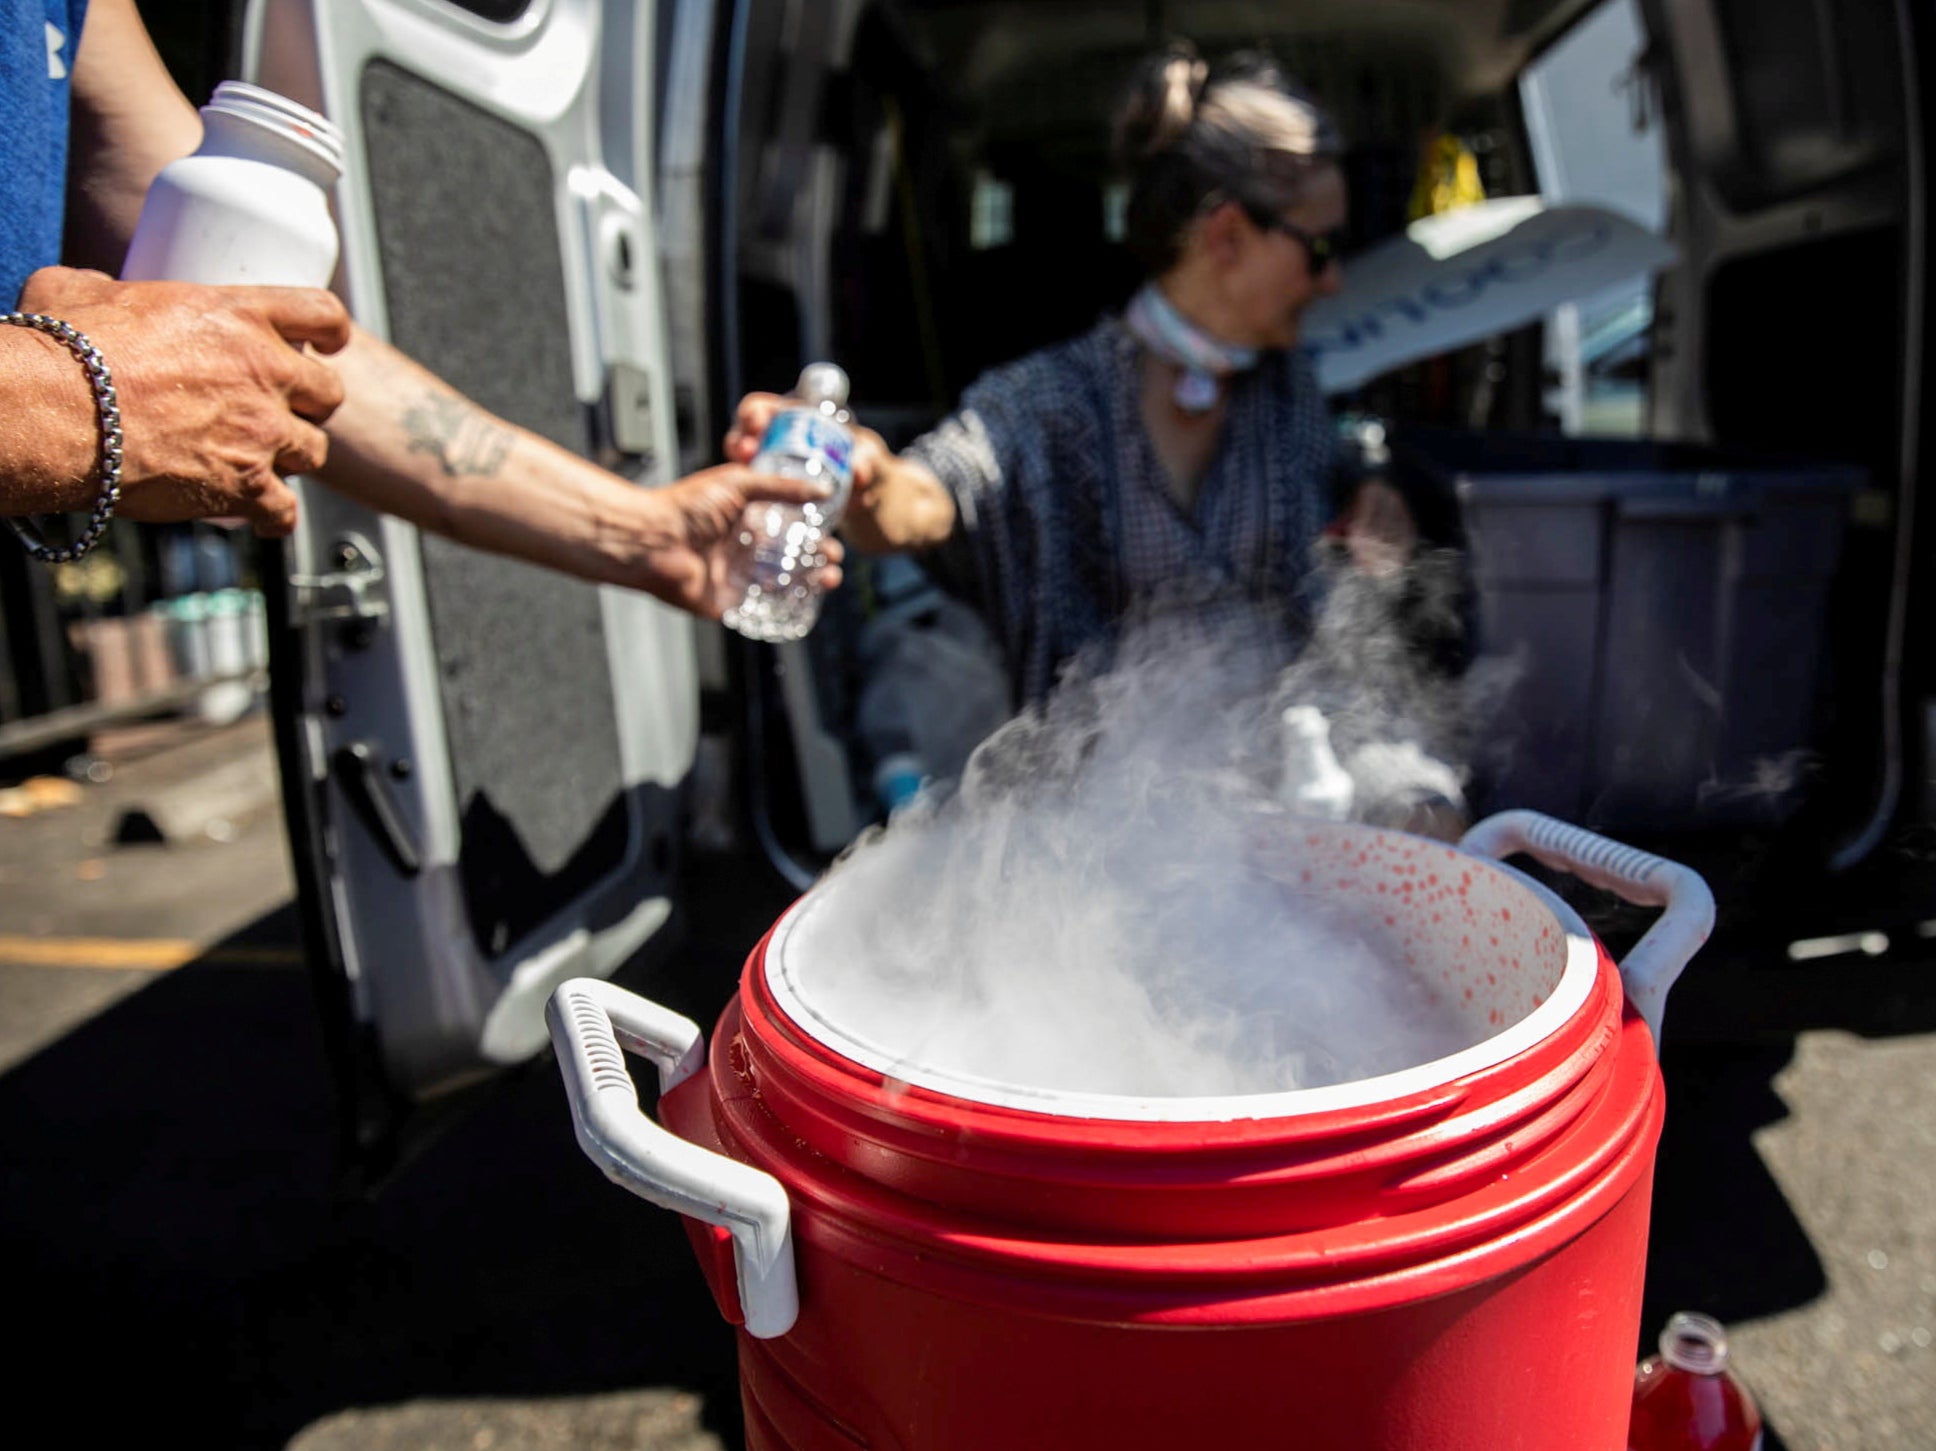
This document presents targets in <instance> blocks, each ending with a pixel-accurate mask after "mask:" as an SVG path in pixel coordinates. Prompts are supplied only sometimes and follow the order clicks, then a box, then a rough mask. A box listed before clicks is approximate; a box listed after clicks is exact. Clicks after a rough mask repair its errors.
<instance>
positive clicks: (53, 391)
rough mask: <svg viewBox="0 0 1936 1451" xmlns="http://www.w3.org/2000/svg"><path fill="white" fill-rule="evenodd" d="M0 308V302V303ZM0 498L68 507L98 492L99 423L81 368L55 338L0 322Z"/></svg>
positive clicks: (36, 507) (23, 506) (34, 509)
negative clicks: (1, 408)
mask: <svg viewBox="0 0 1936 1451" xmlns="http://www.w3.org/2000/svg"><path fill="white" fill-rule="evenodd" d="M3 310H4V309H0V311H3ZM0 379H4V393H3V394H0V396H3V397H4V399H5V404H6V407H5V412H6V415H7V419H6V426H5V427H4V428H0V499H4V501H5V503H6V504H7V505H8V512H12V513H45V514H57V513H71V512H80V511H84V510H86V509H88V508H90V507H91V506H92V505H93V503H94V501H95V498H96V496H97V495H98V494H99V493H100V471H99V463H100V438H101V435H100V426H99V420H98V415H97V411H96V408H95V403H94V395H93V392H92V390H91V389H90V388H89V386H88V380H87V375H86V373H85V372H83V371H82V369H81V367H80V366H79V365H78V364H77V363H76V362H75V360H74V357H73V355H72V354H71V353H70V352H69V351H68V350H67V348H66V347H64V346H63V345H62V344H61V343H60V342H58V341H57V340H55V339H54V338H51V337H49V336H47V335H46V334H45V333H42V332H38V331H36V330H34V329H32V328H25V327H0Z"/></svg>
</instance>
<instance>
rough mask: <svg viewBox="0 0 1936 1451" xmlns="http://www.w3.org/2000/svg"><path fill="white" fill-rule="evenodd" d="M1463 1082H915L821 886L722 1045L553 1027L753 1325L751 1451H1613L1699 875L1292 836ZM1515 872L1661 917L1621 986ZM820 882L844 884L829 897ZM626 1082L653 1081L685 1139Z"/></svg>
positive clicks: (563, 1009)
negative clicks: (1062, 1086) (1112, 1086)
mask: <svg viewBox="0 0 1936 1451" xmlns="http://www.w3.org/2000/svg"><path fill="white" fill-rule="evenodd" d="M1299 830H1300V839H1299V840H1297V841H1294V842H1286V843H1285V844H1284V848H1285V850H1284V853H1283V861H1282V866H1283V868H1284V869H1285V870H1286V871H1287V872H1292V873H1296V874H1299V876H1300V879H1301V881H1302V883H1303V885H1305V886H1311V885H1313V884H1315V885H1316V886H1318V887H1320V888H1322V889H1323V890H1324V891H1325V892H1327V893H1328V894H1329V895H1330V896H1331V897H1332V898H1333V899H1334V900H1335V901H1337V902H1339V903H1345V904H1351V903H1357V904H1361V905H1362V907H1363V910H1364V920H1365V922H1366V924H1367V931H1368V932H1369V933H1370V934H1371V935H1372V936H1374V937H1375V938H1376V939H1377V940H1378V941H1379V943H1380V944H1381V947H1382V949H1383V950H1385V951H1388V952H1391V953H1393V954H1402V955H1403V957H1404V960H1405V961H1406V962H1408V963H1409V964H1412V965H1413V966H1414V967H1415V970H1416V972H1417V974H1418V977H1419V981H1420V983H1421V990H1422V991H1433V992H1439V993H1443V994H1446V995H1448V996H1449V997H1450V998H1451V999H1452V1000H1454V1001H1457V1002H1461V1003H1465V1004H1469V1005H1470V1011H1471V1013H1472V1014H1473V1015H1474V1020H1475V1021H1476V1022H1478V1023H1480V1024H1483V1025H1486V1028H1485V1029H1482V1031H1481V1033H1480V1034H1479V1037H1478V1041H1476V1042H1475V1043H1474V1044H1473V1046H1471V1047H1469V1048H1467V1049H1465V1050H1463V1051H1461V1052H1458V1053H1454V1054H1452V1055H1450V1056H1449V1057H1446V1058H1442V1059H1439V1060H1436V1061H1435V1062H1432V1063H1426V1064H1421V1065H1418V1066H1416V1067H1413V1068H1408V1069H1405V1070H1403V1071H1401V1072H1397V1073H1390V1074H1385V1075H1382V1076H1381V1077H1378V1078H1368V1079H1361V1080H1357V1081H1353V1082H1347V1083H1341V1084H1335V1085H1332V1086H1330V1087H1324V1088H1312V1089H1298V1090H1290V1091H1286V1092H1282V1093H1273V1094H1257V1095H1246V1096H1238V1097H1229V1098H1156V1099H1137V1098H1130V1097H1114V1096H1109V1095H1099V1094H1088V1095H1085V1094H1080V1093H1067V1092H1057V1091H1047V1090H1042V1089H1039V1088H1034V1087H1031V1086H1030V1085H1029V1084H1026V1083H1013V1082H999V1081H987V1080H979V1079H970V1078H966V1077H964V1076H962V1075H958V1074H956V1075H950V1074H945V1073H937V1072H929V1071H926V1070H923V1069H920V1068H918V1067H911V1066H909V1065H908V1064H906V1063H905V1062H902V1061H900V1060H899V1059H898V1058H896V1056H895V1054H894V1051H893V1048H892V1046H891V1045H881V1044H876V1043H872V1042H868V1041H863V1040H861V1039H858V1038H856V1037H854V1036H853V1035H852V1034H850V1033H849V1032H848V1031H847V1030H846V1029H845V1028H843V1026H842V1024H841V1023H840V1022H838V1021H836V1020H834V1019H832V1018H830V1017H829V1016H827V1015H826V1014H825V1013H824V1012H822V1010H821V1008H822V1005H823V1001H824V995H820V996H817V995H816V992H815V986H814V984H815V982H816V980H817V978H818V975H819V974H822V973H824V972H826V971H827V970H828V965H827V964H825V963H819V962H815V961H814V960H812V954H811V953H810V952H806V951H804V950H802V948H801V946H800V936H799V927H800V924H801V922H802V921H803V920H805V917H806V914H809V913H813V912H817V911H838V910H841V908H840V903H839V901H838V894H837V893H836V892H828V891H823V890H819V889H817V890H816V891H815V892H813V893H809V894H808V896H807V897H805V898H803V899H802V901H801V902H800V903H798V904H796V906H795V907H794V908H793V909H792V910H791V911H790V912H789V913H788V914H787V916H786V917H784V918H782V920H781V921H780V923H779V924H778V925H777V926H776V927H775V928H774V930H773V931H772V932H770V933H769V934H768V936H767V938H766V940H765V941H763V942H762V943H761V944H760V946H759V947H758V948H757V949H756V950H755V952H754V953H753V955H752V958H751V959H750V961H749V962H748V964H747V967H746V971H745V974H744V976H743V979H742V982H741V987H740V991H739V994H738V996H737V997H736V999H735V1000H734V1002H733V1003H732V1004H731V1005H729V1007H728V1008H727V1010H726V1012H725V1014H724V1015H723V1016H722V1017H721V1019H720V1022H719V1024H718V1026H717V1029H716V1030H715V1033H714V1036H713V1051H712V1053H711V1055H710V1059H708V1057H707V1055H706V1052H705V1047H704V1044H703V1042H702V1039H701V1035H700V1032H699V1030H698V1029H697V1028H696V1027H695V1026H694V1025H693V1024H692V1023H690V1022H689V1021H687V1020H685V1019H683V1018H680V1017H678V1016H677V1015H676V1014H673V1013H670V1012H668V1011H667V1010H665V1009H663V1008H660V1007H658V1006H657V1005H655V1004H651V1003H648V1002H646V1001H644V1000H643V999H640V998H637V997H635V996H633V995H631V994H629V993H625V992H623V991H621V990H619V989H617V988H614V987H612V986H611V985H610V984H607V983H602V982H597V981H592V980H580V981H577V982H573V983H568V984H566V985H565V986H563V987H561V988H560V989H559V990H558V993H557V994H556V996H555V998H554V1000H553V1002H552V1005H551V1021H552V1031H553V1037H554V1041H555V1042H556V1043H557V1046H558V1050H559V1059H560V1063H561V1065H562V1068H563V1072H564V1077H565V1081H566V1086H567V1090H568V1092H569V1094H570V1097H571V1101H572V1107H573V1111H574V1116H575V1119H576V1123H577V1130H578V1135H579V1139H580V1142H581V1144H582V1145H583V1146H584V1148H585V1150H586V1152H587V1153H588V1154H589V1155H590V1156H591V1157H592V1158H593V1159H594V1160H595V1161H597V1162H598V1163H599V1164H600V1165H601V1166H602V1167H603V1168H604V1169H605V1170H606V1172H607V1173H608V1174H609V1175H610V1176H611V1177H612V1178H613V1179H614V1180H615V1181H617V1182H619V1183H621V1184H623V1185H624V1186H625V1187H627V1188H629V1189H632V1190H633V1191H634V1192H636V1193H638V1194H640V1195H642V1196H643V1197H645V1198H648V1199H650V1200H652V1201H654V1202H655V1203H658V1204H661V1205H665V1206H667V1207H670V1208H673V1209H676V1210H678V1211H679V1212H681V1213H682V1214H684V1215H686V1216H687V1223H688V1226H689V1228H690V1230H691V1234H692V1238H693V1242H694V1245H695V1247H696V1249H697V1250H698V1253H699V1258H700V1263H701V1265H702V1267H703V1268H704V1270H705V1273H706V1276H707V1279H708V1281H709V1283H710V1284H711V1286H712V1288H713V1291H714V1294H715V1296H716V1297H717V1299H718V1302H719V1306H720V1309H721V1311H722V1312H723V1313H724V1314H725V1315H726V1316H727V1317H728V1318H729V1319H731V1320H732V1321H734V1322H735V1323H737V1324H739V1325H741V1326H742V1333H741V1336H740V1368H741V1385H742V1391H743V1399H744V1404H745V1411H746V1425H747V1444H748V1446H749V1448H752V1451H780V1448H787V1451H834V1448H839V1451H853V1448H856V1447H869V1448H875V1451H991V1448H1002V1451H1068V1448H1090V1447H1094V1448H1109V1451H1159V1448H1160V1451H1175V1448H1177V1447H1179V1446H1219V1447H1222V1446H1231V1447H1236V1446H1282V1447H1296V1448H1300V1451H1513V1448H1520V1451H1600V1448H1603V1451H1620V1448H1621V1447H1622V1446H1623V1445H1624V1444H1625V1439H1624V1438H1625V1435H1626V1431H1627V1427H1628V1416H1629V1407H1630V1401H1631V1392H1632V1383H1633V1369H1632V1367H1633V1346H1634V1343H1635V1340H1636V1338H1637V1335H1638V1330H1639V1317H1640V1298H1641V1283H1642V1276H1643V1272H1644V1268H1645V1261H1646V1242H1647V1222H1648V1207H1649V1196H1650V1186H1651V1176H1652V1170H1653V1160H1654V1148H1655V1144H1656V1141H1657V1139H1658V1136H1659V1133H1660V1126H1661V1117H1662V1096H1661V1085H1660V1075H1659V1071H1658V1068H1657V1066H1656V1062H1655V1057H1654V1048H1653V1038H1652V1032H1653V1031H1656V1030H1657V1028H1658V1023H1659V1011H1660V1007H1661V1004H1662V1001H1663V999H1664V995H1665V993H1666V990H1667V987H1668V986H1669V985H1670V984H1671V982H1672V980H1673V978H1674V976H1675V975H1676V974H1677V973H1678V972H1679V970H1680V968H1681V966H1682V965H1683V964H1684V963H1685V962H1686V960H1687V958H1688V956H1689V955H1690V954H1691V953H1692V951H1693V950H1694V949H1695V948H1696V947H1697V946H1698V945H1699V943H1700V941H1701V940H1702V939H1703V938H1704V937H1705V935H1706V932H1707V930H1708V927H1709V925H1710V923H1711V921H1712V911H1713V907H1712V899H1711V898H1710V897H1709V895H1708V893H1707V889H1706V887H1705V886H1704V885H1703V884H1702V883H1701V881H1700V879H1699V878H1698V877H1696V876H1695V875H1694V874H1693V873H1691V872H1688V871H1687V870H1686V869H1685V868H1682V867H1678V866H1675V865H1674V864H1672V863H1669V862H1664V861H1661V860H1660V859H1658V858H1654V857H1649V856H1646V855H1644V854H1642V853H1639V852H1634V851H1631V850H1630V849H1627V848H1624V847H1619V846H1616V845H1614V844H1613V843H1609V842H1606V841H1604V840H1602V839H1600V838H1598V837H1594V836H1591V835H1590V834H1588V833H1585V832H1582V831H1579V830H1577V829H1576V828H1572V827H1567V826H1563V825H1561V824H1560V823H1557V822H1552V821H1549V820H1547V819H1546V818H1543V817H1537V816H1533V815H1531V814H1529V813H1509V814H1507V815H1506V816H1503V817H1495V818H1492V819H1490V820H1488V821H1486V822H1483V823H1481V824H1480V826H1478V827H1477V828H1475V829H1474V830H1473V832H1472V833H1470V834H1469V835H1468V837H1467V838H1466V840H1465V842H1464V843H1462V845H1461V848H1460V849H1453V848H1450V847H1448V846H1446V845H1444V844H1443V843H1438V842H1431V841H1427V840H1424V839H1422V838H1417V837H1411V836H1406V835H1403V834H1401V833H1396V832H1386V831H1378V830H1374V829H1372V828H1369V827H1363V826H1354V825H1333V824H1325V825H1311V826H1310V827H1309V829H1308V831H1305V830H1304V828H1303V826H1302V825H1300V828H1299ZM1521 851H1524V852H1529V853H1531V854H1532V855H1534V856H1536V857H1538V858H1539V859H1541V860H1542V861H1544V862H1546V863H1547V864H1549V865H1551V866H1554V867H1556V868H1561V869H1564V870H1569V871H1572V872H1574V873H1576V874H1577V875H1579V876H1581V877H1584V878H1586V879H1588V880H1590V881H1593V882H1595V883H1597V884H1599V885H1602V886H1606V887H1609V888H1611V889H1613V890H1616V891H1618V892H1620V893H1621V894H1622V895H1624V896H1626V897H1628V898H1629V899H1630V900H1634V901H1639V902H1643V903H1649V904H1653V905H1659V906H1663V907H1665V909H1666V910H1665V912H1664V914H1663V915H1662V917H1661V919H1660V920H1659V921H1658V922H1657V923H1656V924H1655V926H1654V928H1653V930H1652V931H1651V932H1650V933H1649V934H1648V936H1647V937H1646V938H1644V939H1643V940H1642V941H1641V942H1640V943H1639V944H1637V945H1636V947H1635V948H1634V950H1633V951H1632V953H1630V954H1629V956H1628V957H1627V959H1626V960H1625V962H1623V963H1622V964H1619V965H1618V966H1616V964H1615V963H1614V962H1613V961H1612V960H1611V959H1610V958H1609V957H1608V955H1607V954H1606V953H1605V951H1604V950H1603V949H1602V948H1601V947H1600V946H1599V944H1598V943H1597V942H1596V941H1595V939H1594V938H1593V937H1592V936H1591V934H1589V933H1588V932H1587V930H1586V928H1585V927H1584V926H1583V925H1582V924H1581V922H1580V920H1579V918H1578V917H1577V916H1576V915H1575V914H1574V913H1573V912H1572V911H1571V910H1570V909H1569V908H1567V907H1566V906H1565V905H1563V904H1562V903H1561V902H1560V901H1559V899H1558V898H1557V897H1555V896H1553V895H1552V894H1551V893H1549V892H1547V891H1546V890H1544V889H1543V888H1542V887H1540V886H1538V885H1536V884H1535V883H1534V882H1533V881H1531V880H1530V879H1528V878H1526V877H1524V876H1522V875H1520V874H1519V873H1517V872H1515V871H1513V870H1512V869H1510V868H1508V867H1505V866H1503V865H1501V864H1500V863H1499V862H1498V861H1497V860H1495V859H1494V858H1496V857H1501V856H1505V855H1508V854H1511V853H1515V852H1521ZM836 884H837V883H836ZM625 1050H630V1051H632V1052H634V1053H638V1054H641V1055H643V1056H645V1057H647V1058H649V1059H651V1060H652V1061H654V1062H655V1063H656V1064H657V1065H658V1067H659V1070H660V1076H661V1085H662V1095H661V1098H660V1102H659V1113H660V1117H661V1119H662V1120H663V1127H661V1126H660V1125H659V1124H656V1123H654V1122H652V1121H651V1120H650V1119H648V1118H646V1117H645V1116H644V1115H642V1114H641V1113H640V1112H639V1109H638V1105H637V1095H636V1092H635V1090H634V1088H633V1086H632V1083H631V1081H630V1079H629V1077H628V1075H627V1072H626V1065H625V1061H624V1052H625Z"/></svg>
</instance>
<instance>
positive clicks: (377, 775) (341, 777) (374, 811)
mask: <svg viewBox="0 0 1936 1451" xmlns="http://www.w3.org/2000/svg"><path fill="white" fill-rule="evenodd" d="M329 759H330V767H331V770H332V772H333V773H334V774H335V776H336V779H337V781H338V782H339V783H340V784H341V785H342V787H343V794H344V795H345V796H347V797H348V798H349V802H350V807H351V809H352V810H354V811H355V812H356V814H357V815H358V816H359V817H361V818H362V821H363V824H364V825H365V826H367V827H368V828H369V829H370V835H372V836H374V837H375V838H376V843H377V845H378V846H380V847H382V848H383V854H384V855H385V856H386V857H388V858H389V859H390V865H391V866H393V867H395V868H396V869H397V871H398V872H399V873H401V874H402V875H403V876H406V877H414V876H416V875H417V874H418V873H419V872H421V871H422V870H423V852H422V851H421V849H419V847H418V846H417V839H416V837H415V836H414V835H413V834H412V833H411V830H410V828H409V826H408V825H407V824H406V823H405V822H404V819H403V813H402V812H401V811H399V810H398V809H397V803H396V801H395V799H394V798H393V797H392V796H391V795H390V788H389V786H388V785H386V784H385V782H384V779H383V773H382V770H381V769H380V767H379V765H378V762H377V755H376V752H375V751H373V750H372V749H370V743H369V742H368V741H352V742H350V744H348V745H346V746H338V747H337V748H336V751H335V753H334V754H333V755H332V756H331V757H330V758H329Z"/></svg>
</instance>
